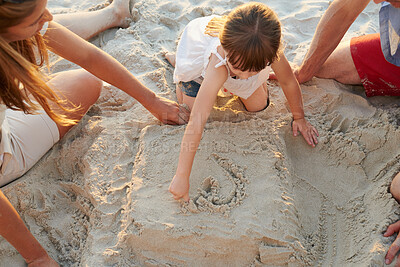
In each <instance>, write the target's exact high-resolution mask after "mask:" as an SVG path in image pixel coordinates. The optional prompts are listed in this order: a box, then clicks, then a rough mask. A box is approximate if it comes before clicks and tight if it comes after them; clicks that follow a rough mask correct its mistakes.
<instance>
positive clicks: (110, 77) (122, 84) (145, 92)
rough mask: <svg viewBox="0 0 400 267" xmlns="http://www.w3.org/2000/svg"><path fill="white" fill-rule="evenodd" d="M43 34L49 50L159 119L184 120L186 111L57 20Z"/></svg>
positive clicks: (167, 121) (169, 120)
mask: <svg viewBox="0 0 400 267" xmlns="http://www.w3.org/2000/svg"><path fill="white" fill-rule="evenodd" d="M44 37H45V39H46V40H47V45H48V47H49V48H50V50H52V51H53V52H55V53H56V54H58V55H60V56H61V57H63V58H65V59H67V60H69V61H71V62H74V63H75V64H77V65H79V66H81V67H82V68H84V69H86V70H87V71H89V72H90V73H92V74H93V75H95V76H97V77H98V78H100V79H101V80H103V81H106V82H108V83H110V84H112V85H114V86H115V87H117V88H120V89H121V90H123V91H124V92H126V93H127V94H129V95H130V96H132V97H133V98H135V99H136V100H138V101H139V102H140V103H141V104H142V105H143V106H144V107H145V108H146V109H147V110H149V111H150V112H151V113H152V114H153V115H154V116H155V117H156V118H157V119H159V120H160V121H162V122H164V123H170V124H177V123H178V124H183V123H185V121H184V120H183V119H182V118H186V117H187V114H183V113H181V114H180V107H179V105H178V104H176V103H175V102H173V101H170V100H168V99H165V98H162V97H159V96H157V95H156V94H155V93H154V92H153V91H151V90H150V89H148V88H147V87H145V86H144V85H143V84H141V83H140V82H139V81H138V80H137V79H136V77H135V76H134V75H132V74H131V73H130V72H129V71H128V70H127V69H126V68H125V67H124V66H123V65H122V64H120V63H119V62H118V61H117V60H116V59H114V58H113V57H112V56H110V55H108V54H107V53H105V52H104V51H102V50H101V49H99V48H97V47H96V46H94V45H92V44H91V43H89V42H87V41H85V40H83V39H82V38H80V37H79V36H77V35H76V34H74V33H72V32H71V31H69V30H68V29H66V28H65V27H63V26H61V25H60V24H58V23H56V22H50V25H49V28H48V30H47V32H46V34H45V35H44Z"/></svg>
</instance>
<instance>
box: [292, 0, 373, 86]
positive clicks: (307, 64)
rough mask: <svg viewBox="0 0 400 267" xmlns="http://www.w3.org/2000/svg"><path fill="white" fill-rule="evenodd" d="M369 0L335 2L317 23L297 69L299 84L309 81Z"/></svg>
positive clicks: (341, 0) (338, 0)
mask: <svg viewBox="0 0 400 267" xmlns="http://www.w3.org/2000/svg"><path fill="white" fill-rule="evenodd" d="M369 2H370V0H335V1H333V3H332V4H331V5H330V6H329V7H328V9H327V10H326V11H325V13H324V15H323V16H322V18H321V20H320V22H319V23H318V26H317V29H316V31H315V34H314V37H313V40H312V42H311V45H310V48H309V50H308V52H307V54H306V56H305V57H304V60H303V63H302V64H301V66H300V68H299V69H298V73H297V79H298V81H299V82H300V83H303V82H306V81H308V80H310V79H311V78H312V77H313V76H314V74H315V73H316V72H317V71H318V70H319V69H320V68H321V66H322V64H324V62H325V61H326V59H327V58H328V57H329V56H330V54H331V53H332V52H333V50H335V48H336V47H337V46H338V44H339V43H340V40H342V38H343V36H344V34H345V33H346V32H347V30H348V29H349V27H350V25H351V24H352V23H353V22H354V20H355V19H356V18H357V17H358V15H359V14H360V13H361V12H362V11H363V10H364V9H365V7H366V6H367V5H368V3H369Z"/></svg>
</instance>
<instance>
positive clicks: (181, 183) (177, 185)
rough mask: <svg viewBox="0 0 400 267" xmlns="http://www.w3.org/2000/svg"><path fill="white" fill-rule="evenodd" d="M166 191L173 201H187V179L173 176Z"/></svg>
mask: <svg viewBox="0 0 400 267" xmlns="http://www.w3.org/2000/svg"><path fill="white" fill-rule="evenodd" d="M168 190H169V192H171V194H172V195H173V197H174V199H176V200H179V199H181V198H183V200H184V201H186V202H188V201H189V181H188V180H187V179H185V178H180V177H177V176H176V175H175V176H174V178H173V179H172V181H171V184H170V185H169V189H168Z"/></svg>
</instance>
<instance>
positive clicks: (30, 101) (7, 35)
mask: <svg viewBox="0 0 400 267" xmlns="http://www.w3.org/2000/svg"><path fill="white" fill-rule="evenodd" d="M46 5H47V0H0V98H1V104H0V125H1V143H0V163H1V168H0V186H1V185H4V184H6V183H8V182H10V181H12V180H14V179H16V178H18V177H19V176H21V175H22V174H24V173H25V172H26V171H27V170H29V168H31V167H32V166H33V165H34V164H35V163H36V162H37V161H38V160H39V159H40V158H41V157H42V156H43V155H44V154H45V153H46V152H47V151H48V150H49V149H50V148H51V147H52V146H53V145H54V143H56V142H57V141H58V140H59V139H60V138H62V137H63V136H64V135H65V134H66V133H67V132H68V131H69V130H70V129H71V127H72V126H73V125H74V124H75V123H76V122H78V121H79V120H80V119H81V118H82V117H83V116H84V114H85V113H86V112H87V110H88V109H89V108H90V107H91V105H92V104H94V103H95V102H96V100H97V99H98V97H99V94H100V90H101V85H102V83H101V80H103V81H106V82H108V83H110V84H112V85H114V86H115V87H117V88H120V89H121V90H123V91H124V92H126V93H127V94H129V95H130V96H132V97H134V98H135V99H136V100H138V101H139V102H140V103H141V104H142V105H143V106H144V107H145V108H147V109H148V110H149V111H150V112H151V113H152V114H153V115H154V116H155V117H156V118H157V119H159V120H161V121H162V122H164V123H170V124H182V123H185V121H186V120H187V116H188V112H187V111H186V110H184V109H180V107H179V105H178V104H176V103H175V102H172V101H169V100H167V99H165V98H162V97H159V96H157V95H156V94H155V93H153V92H152V91H151V90H149V89H148V88H146V87H145V86H144V85H142V84H141V83H140V82H139V81H138V80H137V79H136V78H135V77H134V76H133V75H132V74H131V73H130V72H129V71H128V70H127V69H126V68H124V67H123V66H122V65H121V64H120V63H118V62H117V61H116V60H115V59H114V58H112V57H111V56H109V55H108V54H106V53H105V52H103V51H102V50H100V49H98V48H96V47H95V46H93V45H92V44H90V43H88V42H86V41H85V40H84V39H82V38H81V37H84V38H90V37H92V36H94V35H96V34H97V33H99V32H100V31H103V30H105V29H108V28H110V27H116V26H126V17H127V16H129V0H115V1H114V2H113V3H112V4H111V5H109V6H108V7H107V8H105V9H102V10H99V11H95V12H90V13H78V14H71V15H60V16H58V17H56V18H55V20H56V21H58V22H60V23H62V24H64V25H66V26H67V27H68V28H69V29H67V28H65V27H63V26H61V24H59V23H57V22H55V21H52V19H53V16H52V15H51V14H50V12H49V11H48V10H47V8H46ZM73 32H75V33H77V34H79V35H80V36H81V37H79V36H78V35H76V34H75V33H73ZM42 34H43V36H42ZM46 46H47V47H48V48H49V49H50V50H51V51H53V52H54V53H56V54H58V55H60V56H61V57H63V58H65V59H67V60H69V61H71V62H74V63H76V64H77V65H79V66H81V67H82V68H83V69H85V70H83V69H80V70H72V71H65V72H61V73H57V74H55V75H52V76H51V77H45V76H44V75H42V74H41V73H40V70H39V65H41V64H42V63H43V62H45V61H46V59H47V53H46ZM36 48H37V51H36V50H35V49H36ZM38 61H39V62H40V64H39V65H38V64H37V62H38ZM0 235H2V236H3V237H4V238H5V239H7V240H8V241H9V242H10V243H11V244H12V245H13V246H14V247H15V248H16V249H17V250H18V251H19V252H20V253H21V255H22V256H23V257H24V259H25V261H26V262H27V263H28V266H58V265H57V263H56V262H55V261H54V260H52V259H51V258H50V257H49V256H48V255H47V253H46V251H45V250H44V249H43V248H42V246H41V245H40V244H39V243H38V241H37V240H36V239H35V238H34V237H33V235H32V234H31V233H30V232H29V230H28V229H27V228H26V226H25V225H24V223H23V221H22V220H21V218H20V217H19V216H18V214H17V212H16V211H15V209H14V208H13V207H12V206H11V204H10V202H9V201H8V200H7V198H6V197H5V196H4V194H3V193H2V192H0Z"/></svg>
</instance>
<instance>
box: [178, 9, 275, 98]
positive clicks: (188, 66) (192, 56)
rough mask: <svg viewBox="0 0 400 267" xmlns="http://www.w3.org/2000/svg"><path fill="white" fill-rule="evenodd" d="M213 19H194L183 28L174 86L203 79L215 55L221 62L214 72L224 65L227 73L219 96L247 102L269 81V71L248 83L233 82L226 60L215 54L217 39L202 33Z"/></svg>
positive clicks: (243, 81) (218, 42)
mask: <svg viewBox="0 0 400 267" xmlns="http://www.w3.org/2000/svg"><path fill="white" fill-rule="evenodd" d="M214 17H216V16H208V17H201V18H197V19H194V20H192V21H191V22H189V24H188V25H187V26H186V27H185V29H184V31H183V33H182V36H181V39H180V41H179V44H178V48H177V52H176V64H175V71H174V82H175V83H178V82H181V81H182V82H189V81H192V80H196V81H199V79H198V78H200V77H202V78H204V75H205V71H206V68H207V66H208V63H209V61H210V56H211V54H215V55H216V56H217V57H218V59H219V60H220V62H219V63H217V64H216V65H215V68H218V67H220V66H222V65H225V66H226V68H227V70H228V78H227V80H226V81H225V83H224V85H223V88H221V90H220V94H223V95H230V93H232V94H234V95H237V96H239V97H241V98H244V99H247V98H248V97H249V96H251V95H252V94H253V93H254V91H255V90H257V88H259V87H260V86H261V85H262V84H263V83H264V82H265V81H266V80H267V79H268V77H269V72H270V69H271V68H270V67H269V66H267V67H266V68H265V69H263V70H262V71H260V72H259V73H257V74H256V75H253V76H251V77H249V78H248V79H234V78H232V77H231V75H230V71H229V68H228V66H227V65H226V57H225V58H222V56H221V55H220V54H219V53H218V52H217V48H218V46H220V45H221V43H220V40H219V38H218V37H212V36H209V35H208V34H205V33H204V31H205V28H206V26H207V24H208V22H209V21H210V20H211V19H212V18H214ZM200 80H201V79H200Z"/></svg>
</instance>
